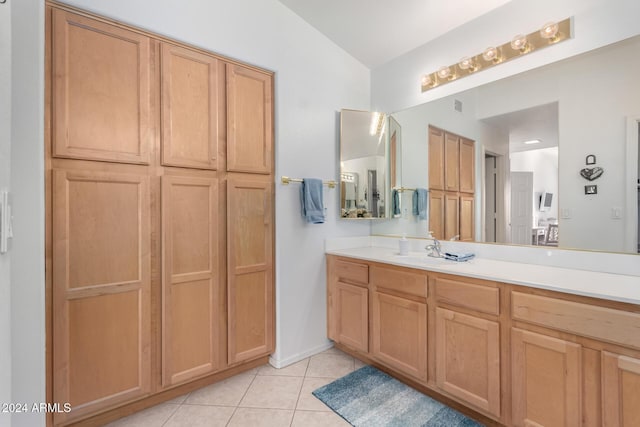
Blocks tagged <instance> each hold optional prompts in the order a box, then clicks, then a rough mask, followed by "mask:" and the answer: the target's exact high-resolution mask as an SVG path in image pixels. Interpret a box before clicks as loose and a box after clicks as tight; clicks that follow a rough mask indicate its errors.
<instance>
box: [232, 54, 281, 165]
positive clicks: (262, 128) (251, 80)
mask: <svg viewBox="0 0 640 427" xmlns="http://www.w3.org/2000/svg"><path fill="white" fill-rule="evenodd" d="M272 169H273V102H272V79H271V76H270V75H268V74H264V73H260V72H258V71H255V70H251V69H249V68H245V67H241V66H239V65H234V64H227V170H228V171H234V172H250V173H262V174H269V173H271V172H272Z"/></svg>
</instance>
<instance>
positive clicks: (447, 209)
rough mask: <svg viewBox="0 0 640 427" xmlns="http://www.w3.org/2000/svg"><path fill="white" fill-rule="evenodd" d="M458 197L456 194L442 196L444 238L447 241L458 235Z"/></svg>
mask: <svg viewBox="0 0 640 427" xmlns="http://www.w3.org/2000/svg"><path fill="white" fill-rule="evenodd" d="M459 205H460V196H459V195H458V193H445V194H444V236H443V237H442V239H444V240H449V239H451V238H453V237H455V236H459V235H460V208H459Z"/></svg>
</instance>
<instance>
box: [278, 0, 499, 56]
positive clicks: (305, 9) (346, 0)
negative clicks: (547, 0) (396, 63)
mask: <svg viewBox="0 0 640 427" xmlns="http://www.w3.org/2000/svg"><path fill="white" fill-rule="evenodd" d="M279 1H280V2H281V3H283V4H284V5H285V6H287V7H288V8H289V9H291V10H292V11H293V12H295V13H296V14H298V15H299V16H300V17H302V19H304V20H305V21H307V22H308V23H309V24H310V25H311V26H313V27H315V28H316V29H317V30H319V31H320V32H321V33H323V34H324V35H326V36H327V37H328V38H329V39H331V40H332V41H333V42H334V43H336V44H337V45H338V46H340V47H341V48H343V49H344V50H345V51H347V52H348V53H349V54H351V55H352V56H353V57H354V58H356V59H358V60H359V61H360V62H362V63H363V64H364V65H366V66H367V67H369V68H375V67H377V66H379V65H382V64H384V63H386V62H389V61H390V60H392V59H394V58H396V57H398V56H400V55H402V54H404V53H407V52H409V51H411V50H413V49H415V48H417V47H419V46H421V45H423V44H425V43H427V42H429V41H431V40H434V39H436V38H438V37H439V36H441V35H443V34H445V33H447V32H448V31H451V30H452V29H454V28H456V27H460V26H462V25H464V24H465V23H466V22H469V21H472V20H473V19H475V18H477V17H479V16H481V15H484V14H485V13H487V12H489V11H491V10H493V9H495V8H497V7H499V6H501V5H503V4H505V3H508V2H509V1H510V0H482V1H479V0H444V1H443V0H401V1H395V2H394V1H380V0H323V1H316V0H279Z"/></svg>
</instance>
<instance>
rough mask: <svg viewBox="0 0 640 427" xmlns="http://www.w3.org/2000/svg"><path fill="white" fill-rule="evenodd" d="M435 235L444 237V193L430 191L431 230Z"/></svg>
mask: <svg viewBox="0 0 640 427" xmlns="http://www.w3.org/2000/svg"><path fill="white" fill-rule="evenodd" d="M428 231H433V237H435V238H436V239H444V193H443V192H442V191H435V190H431V191H429V230H428Z"/></svg>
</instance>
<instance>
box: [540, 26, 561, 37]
mask: <svg viewBox="0 0 640 427" xmlns="http://www.w3.org/2000/svg"><path fill="white" fill-rule="evenodd" d="M557 35H558V23H557V22H547V23H546V24H544V25H543V26H542V28H541V29H540V37H542V38H543V39H549V40H551V41H555V39H556V36H557Z"/></svg>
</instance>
